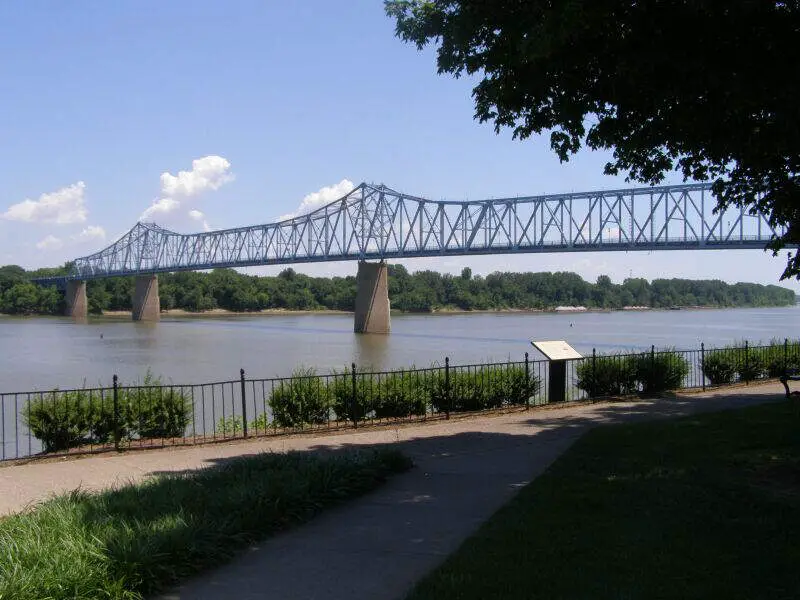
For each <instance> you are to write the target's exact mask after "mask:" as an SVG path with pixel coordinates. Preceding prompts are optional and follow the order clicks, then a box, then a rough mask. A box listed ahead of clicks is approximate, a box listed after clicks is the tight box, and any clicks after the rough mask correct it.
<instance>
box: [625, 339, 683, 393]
mask: <svg viewBox="0 0 800 600" xmlns="http://www.w3.org/2000/svg"><path fill="white" fill-rule="evenodd" d="M634 365H635V367H634V368H635V371H636V382H637V384H638V386H639V391H640V393H641V394H642V395H644V396H652V395H653V394H659V393H661V392H665V391H667V390H676V389H678V388H681V387H683V382H684V380H685V379H686V376H687V375H688V374H689V363H687V362H686V359H685V358H683V356H681V355H680V354H678V353H677V352H675V351H673V350H659V351H658V352H655V353H650V352H645V353H643V354H639V355H637V356H635V357H634Z"/></svg>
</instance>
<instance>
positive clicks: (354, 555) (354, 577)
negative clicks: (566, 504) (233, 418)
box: [0, 384, 783, 600]
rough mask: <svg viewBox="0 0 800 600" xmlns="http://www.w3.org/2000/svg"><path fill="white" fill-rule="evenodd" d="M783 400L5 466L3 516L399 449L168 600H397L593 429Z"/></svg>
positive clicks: (699, 398)
mask: <svg viewBox="0 0 800 600" xmlns="http://www.w3.org/2000/svg"><path fill="white" fill-rule="evenodd" d="M782 392H783V388H782V387H781V386H780V385H779V384H766V385H759V386H749V387H745V388H738V389H729V390H726V391H725V393H724V394H723V393H716V394H705V395H691V396H688V395H686V396H679V397H677V398H676V399H673V400H661V401H655V402H626V403H598V404H594V405H582V406H571V407H569V406H567V407H559V408H544V409H533V410H531V411H528V412H517V413H510V414H504V415H498V416H492V417H475V418H468V419H453V420H450V421H439V422H435V423H431V424H427V425H422V426H416V427H398V428H378V429H371V430H363V431H361V432H356V433H352V432H350V433H346V434H338V435H328V436H321V437H311V436H296V437H285V438H281V439H271V440H258V441H250V442H247V443H236V444H228V445H215V446H204V447H193V448H183V449H170V450H159V451H150V452H131V453H127V454H121V455H104V456H97V457H91V458H84V459H80V460H70V461H64V462H47V463H45V462H39V463H31V464H27V465H20V466H11V467H6V468H0V489H1V490H2V491H3V493H2V494H0V513H2V512H10V511H15V510H19V509H20V508H22V507H24V506H25V505H26V504H28V503H30V502H33V501H36V500H39V499H41V498H43V497H46V496H47V495H48V494H50V493H53V492H56V491H63V490H69V489H74V488H75V487H78V486H79V485H80V486H82V487H84V488H90V489H97V488H102V487H107V486H109V485H113V484H114V483H117V482H120V481H127V480H132V479H140V478H142V477H146V476H147V475H149V474H152V473H157V472H160V471H170V470H182V469H186V468H196V467H201V466H204V465H210V464H214V463H216V462H218V461H220V460H222V459H225V458H228V457H232V456H237V455H242V454H252V453H255V452H260V451H283V450H290V449H313V448H322V447H325V448H339V447H346V446H350V445H370V444H376V443H394V444H397V445H399V446H400V447H401V448H402V449H403V450H404V451H405V452H406V453H408V454H409V455H410V456H412V457H413V459H414V461H415V463H416V465H417V466H416V468H414V469H412V471H410V472H409V473H407V474H404V475H401V476H398V477H395V478H393V479H392V480H390V482H389V483H388V484H387V485H385V486H383V487H382V488H380V489H379V490H377V491H375V492H373V493H372V494H369V495H367V496H365V497H363V498H361V499H359V500H356V501H354V502H352V503H350V504H347V505H345V506H342V507H339V508H336V509H333V510H331V511H329V512H326V513H324V514H323V515H321V516H319V517H317V518H316V519H314V520H313V521H311V522H310V523H307V524H306V525H303V526H301V527H298V528H296V529H294V530H292V531H289V532H286V533H283V534H280V535H278V536H275V537H273V538H271V539H269V540H267V541H265V542H264V543H262V544H259V545H258V546H255V547H252V548H250V549H249V550H248V551H246V552H245V553H244V554H243V555H242V556H240V557H239V558H237V559H236V560H234V561H233V562H231V563H230V564H228V565H225V566H223V567H221V568H219V569H217V570H215V571H211V572H209V573H207V574H205V575H202V576H199V577H197V578H195V579H193V580H191V581H189V582H187V583H186V584H184V585H182V586H181V587H179V588H178V589H176V590H175V591H173V592H171V593H169V594H166V595H164V596H162V599H163V600H177V599H192V600H195V599H196V600H212V599H213V600H216V599H223V598H239V599H242V600H248V599H255V598H278V599H283V598H294V599H316V598H320V599H322V598H325V599H330V600H336V599H339V598H341V599H345V598H347V599H350V600H358V599H370V600H378V599H387V600H389V599H399V598H403V597H404V596H405V595H406V594H407V592H408V590H409V589H410V588H411V587H412V586H413V585H414V583H415V582H416V581H418V580H419V579H420V578H421V577H422V576H424V575H425V574H426V573H427V572H429V571H430V570H431V569H433V568H434V567H436V566H437V565H438V564H439V563H440V562H441V561H443V560H444V558H445V557H446V556H447V555H448V554H450V553H451V552H452V551H453V550H455V549H456V548H457V547H458V546H459V545H460V543H461V542H462V541H463V540H464V539H466V538H467V537H468V536H469V535H470V534H472V533H473V532H474V531H475V530H476V529H477V527H478V526H479V525H480V524H481V523H482V522H483V521H485V520H486V519H487V518H488V517H489V516H491V515H492V513H494V512H495V511H496V510H497V509H498V508H499V507H500V506H502V505H503V504H504V503H505V502H507V501H508V500H509V498H510V497H511V496H512V495H513V494H514V493H515V491H516V490H518V489H519V488H520V487H522V486H523V485H525V484H526V483H528V482H529V481H531V480H532V479H533V478H534V477H536V476H537V475H538V474H539V473H541V472H542V471H543V470H544V469H545V468H547V466H548V465H549V464H550V463H551V462H552V461H553V460H554V459H555V458H556V457H557V456H558V455H560V454H561V453H562V452H563V451H564V450H566V449H567V448H568V447H569V446H570V445H571V444H572V443H573V442H574V441H575V440H576V439H577V438H578V437H579V436H580V435H581V434H582V433H584V432H585V431H586V430H587V429H588V428H590V427H593V426H594V425H596V424H598V423H605V422H623V421H632V420H640V419H653V418H664V417H670V416H677V415H681V414H688V413H691V412H697V411H707V410H718V409H722V408H735V407H740V406H746V405H749V404H753V403H759V402H768V401H773V400H778V399H780V397H781V396H782Z"/></svg>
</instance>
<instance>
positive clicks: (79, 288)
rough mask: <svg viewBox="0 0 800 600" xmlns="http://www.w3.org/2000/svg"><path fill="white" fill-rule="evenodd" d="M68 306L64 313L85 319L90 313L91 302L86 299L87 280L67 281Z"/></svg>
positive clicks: (66, 298) (65, 297)
mask: <svg viewBox="0 0 800 600" xmlns="http://www.w3.org/2000/svg"><path fill="white" fill-rule="evenodd" d="M64 299H65V300H66V308H65V310H64V314H65V315H66V316H68V317H73V318H75V319H85V318H86V317H87V316H88V315H89V303H88V301H87V300H86V282H85V281H78V280H76V279H71V280H69V281H67V289H66V294H65V295H64Z"/></svg>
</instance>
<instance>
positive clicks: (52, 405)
mask: <svg viewBox="0 0 800 600" xmlns="http://www.w3.org/2000/svg"><path fill="white" fill-rule="evenodd" d="M191 415H192V403H191V397H190V396H189V395H187V394H185V393H183V391H182V390H181V389H180V388H171V387H162V382H161V379H160V378H157V377H153V375H152V374H151V373H150V372H148V373H147V374H146V375H145V378H144V383H143V385H142V386H138V387H133V388H124V387H120V388H119V390H118V393H117V407H116V412H115V410H114V401H113V390H112V389H110V388H104V389H102V390H70V391H63V392H62V391H59V390H53V391H51V392H47V393H44V394H41V395H37V396H36V397H34V398H31V399H30V400H29V401H28V402H27V404H26V407H25V410H24V414H23V417H24V420H25V424H26V425H27V426H28V427H29V428H30V430H31V433H32V435H33V436H34V437H36V438H37V439H39V440H41V442H42V446H43V449H44V451H45V452H59V451H63V450H68V449H69V448H74V447H77V446H82V445H85V444H105V443H108V442H111V441H113V440H114V435H115V432H116V434H118V435H119V439H120V440H126V439H127V440H130V439H149V438H171V437H181V436H183V435H184V433H185V431H186V427H187V426H188V425H189V423H190V422H191Z"/></svg>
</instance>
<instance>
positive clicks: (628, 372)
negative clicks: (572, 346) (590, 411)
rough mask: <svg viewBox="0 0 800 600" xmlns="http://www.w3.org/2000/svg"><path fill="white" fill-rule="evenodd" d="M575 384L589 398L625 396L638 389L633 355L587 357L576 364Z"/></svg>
mask: <svg viewBox="0 0 800 600" xmlns="http://www.w3.org/2000/svg"><path fill="white" fill-rule="evenodd" d="M575 375H576V377H577V381H576V383H575V385H576V386H577V387H578V388H579V389H581V390H584V391H585V392H586V393H587V394H588V395H589V397H590V398H597V397H605V396H626V395H628V394H635V393H636V392H637V391H638V386H637V383H636V361H635V357H634V356H630V355H625V354H618V355H613V356H598V357H596V358H595V359H591V358H587V359H585V360H583V361H581V362H579V363H578V364H577V365H576V368H575Z"/></svg>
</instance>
